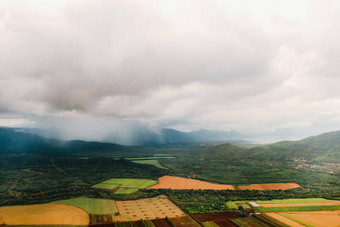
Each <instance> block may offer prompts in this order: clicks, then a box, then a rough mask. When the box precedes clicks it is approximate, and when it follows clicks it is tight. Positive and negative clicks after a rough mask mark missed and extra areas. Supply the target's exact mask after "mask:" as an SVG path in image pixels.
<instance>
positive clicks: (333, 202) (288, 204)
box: [260, 200, 340, 207]
mask: <svg viewBox="0 0 340 227" xmlns="http://www.w3.org/2000/svg"><path fill="white" fill-rule="evenodd" d="M260 205H261V207H303V206H332V205H340V201H335V200H332V201H329V202H326V203H279V204H260Z"/></svg>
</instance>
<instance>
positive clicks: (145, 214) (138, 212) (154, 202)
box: [112, 196, 186, 222]
mask: <svg viewBox="0 0 340 227" xmlns="http://www.w3.org/2000/svg"><path fill="white" fill-rule="evenodd" d="M116 204H117V207H118V210H119V215H112V219H113V220H114V221H115V222H124V221H137V220H140V219H143V220H151V219H157V218H165V217H169V218H172V217H173V218H175V217H182V216H185V215H186V214H185V213H184V212H183V211H182V210H181V209H179V208H178V207H177V206H176V205H175V204H174V203H173V202H171V201H170V200H169V199H168V198H167V197H166V196H157V197H155V198H148V199H138V200H128V201H116Z"/></svg>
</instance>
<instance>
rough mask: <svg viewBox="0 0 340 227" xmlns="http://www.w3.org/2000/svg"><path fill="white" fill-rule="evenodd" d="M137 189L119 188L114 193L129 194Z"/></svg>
mask: <svg viewBox="0 0 340 227" xmlns="http://www.w3.org/2000/svg"><path fill="white" fill-rule="evenodd" d="M136 191H138V189H137V188H126V189H119V190H118V191H116V192H115V193H114V194H131V193H134V192H136Z"/></svg>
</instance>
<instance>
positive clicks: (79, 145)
mask: <svg viewBox="0 0 340 227" xmlns="http://www.w3.org/2000/svg"><path fill="white" fill-rule="evenodd" d="M132 151H134V149H133V148H131V147H126V146H121V145H117V144H111V143H99V142H85V141H80V140H74V141H62V140H56V139H48V138H44V137H41V136H38V135H35V134H30V133H24V132H21V131H20V130H17V129H14V128H0V154H19V153H22V154H41V155H52V156H53V155H77V154H81V155H91V154H98V153H100V154H102V155H104V154H106V153H109V154H110V153H122V152H132Z"/></svg>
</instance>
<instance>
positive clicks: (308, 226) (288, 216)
mask: <svg viewBox="0 0 340 227" xmlns="http://www.w3.org/2000/svg"><path fill="white" fill-rule="evenodd" d="M279 214H280V215H281V216H283V217H286V218H288V219H290V220H292V221H295V222H297V223H300V224H301V225H304V226H307V227H314V225H311V224H309V223H307V222H305V221H302V220H300V219H298V218H296V217H293V216H291V215H289V214H286V213H279Z"/></svg>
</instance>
